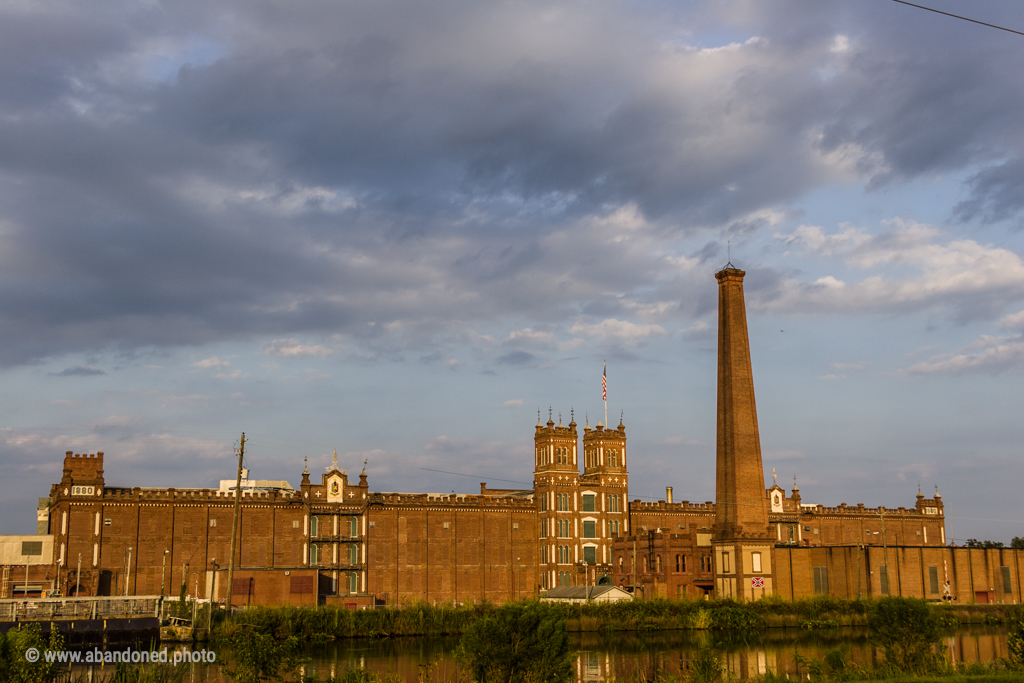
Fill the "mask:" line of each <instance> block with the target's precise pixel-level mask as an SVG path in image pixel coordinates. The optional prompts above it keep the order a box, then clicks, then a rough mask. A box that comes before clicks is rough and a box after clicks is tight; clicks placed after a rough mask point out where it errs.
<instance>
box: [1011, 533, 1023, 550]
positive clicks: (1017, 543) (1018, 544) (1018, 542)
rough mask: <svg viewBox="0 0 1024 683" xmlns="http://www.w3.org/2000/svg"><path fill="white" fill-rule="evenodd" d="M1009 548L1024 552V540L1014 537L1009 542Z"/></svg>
mask: <svg viewBox="0 0 1024 683" xmlns="http://www.w3.org/2000/svg"><path fill="white" fill-rule="evenodd" d="M1010 547H1011V548H1013V549H1014V550H1024V538H1021V537H1020V536H1014V537H1013V540H1012V541H1010Z"/></svg>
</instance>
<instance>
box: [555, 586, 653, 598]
mask: <svg viewBox="0 0 1024 683" xmlns="http://www.w3.org/2000/svg"><path fill="white" fill-rule="evenodd" d="M608 593H616V594H619V595H618V597H628V598H632V597H633V596H632V595H631V594H630V593H628V592H627V591H624V590H622V589H621V588H619V587H617V586H555V587H554V588H549V589H548V590H547V592H546V593H545V594H544V595H543V597H545V598H559V599H570V600H586V599H588V598H589V599H591V600H593V599H595V598H597V597H600V596H603V595H606V594H608Z"/></svg>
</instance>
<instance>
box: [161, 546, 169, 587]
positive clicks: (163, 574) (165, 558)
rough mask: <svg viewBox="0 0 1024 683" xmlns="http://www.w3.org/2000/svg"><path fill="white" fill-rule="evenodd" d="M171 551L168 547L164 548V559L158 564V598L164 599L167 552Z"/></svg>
mask: <svg viewBox="0 0 1024 683" xmlns="http://www.w3.org/2000/svg"><path fill="white" fill-rule="evenodd" d="M169 552H171V551H170V550H169V549H168V548H164V561H163V563H162V564H161V565H160V599H161V600H163V599H164V589H165V588H166V586H167V553H169Z"/></svg>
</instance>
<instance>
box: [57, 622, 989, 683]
mask: <svg viewBox="0 0 1024 683" xmlns="http://www.w3.org/2000/svg"><path fill="white" fill-rule="evenodd" d="M1006 639H1007V628H1006V627H1005V626H991V627H980V626H979V627H968V628H964V629H960V630H958V631H956V632H955V633H953V634H950V635H947V636H945V637H944V638H943V643H944V644H945V645H946V648H947V650H946V656H947V657H948V658H949V659H950V661H951V662H965V663H974V662H991V661H993V660H995V659H998V658H1001V657H1007V656H1008V655H1009V652H1008V648H1007V643H1006ZM571 640H572V642H573V645H574V646H575V647H576V648H577V649H578V650H579V658H578V659H577V662H576V680H577V681H578V682H580V683H584V682H586V683H589V682H591V681H595V682H596V681H608V680H611V679H619V680H623V679H624V680H636V679H646V680H652V679H653V678H654V676H655V675H656V674H657V673H659V672H664V673H667V674H671V675H674V676H678V677H684V676H685V675H686V674H687V673H688V672H689V670H690V668H691V666H692V665H693V661H694V658H695V657H696V656H697V654H698V653H699V652H700V650H701V648H713V649H714V650H715V651H716V652H717V653H718V654H719V656H720V657H721V659H722V662H723V664H724V665H725V667H726V669H727V671H728V672H729V675H730V676H731V677H732V678H734V679H739V680H747V679H750V678H753V677H755V676H759V675H762V674H764V673H767V672H768V671H776V672H782V673H785V674H788V675H789V676H790V677H791V678H804V677H805V675H806V673H807V671H806V667H803V666H800V665H798V663H797V661H796V659H795V658H794V657H793V654H794V652H796V653H799V654H800V655H802V656H804V657H814V658H817V659H821V658H822V657H824V656H825V653H826V652H828V651H829V650H831V649H833V648H836V647H839V646H841V645H849V647H850V657H851V660H852V661H853V663H854V664H856V665H857V666H860V667H865V666H874V665H876V664H877V663H878V662H879V661H880V660H881V655H880V653H878V652H877V650H876V648H875V647H874V646H872V645H871V643H870V642H869V641H868V639H867V632H866V631H865V630H863V629H850V628H847V629H835V630H830V631H801V630H798V629H771V630H769V631H766V632H764V633H743V634H730V633H723V632H717V631H659V632H653V633H646V634H640V633H635V632H626V633H616V634H611V635H600V634H595V633H586V634H573V635H572V637H571ZM457 644H458V638H383V639H377V640H371V639H351V640H339V641H334V642H330V643H327V644H324V645H317V646H310V647H308V648H307V649H306V650H305V651H304V653H303V655H304V657H305V659H306V664H304V665H303V673H305V674H307V675H310V674H315V675H317V676H319V677H320V678H326V677H328V676H333V677H340V676H341V675H343V674H344V672H345V671H347V670H348V669H352V668H356V667H364V668H366V669H370V670H372V671H377V672H380V673H392V674H398V675H399V676H400V677H401V678H402V680H404V681H427V680H429V681H436V682H448V681H452V682H454V681H457V680H459V668H458V665H457V664H456V662H455V660H454V657H453V656H452V652H453V651H454V649H455V647H456V645H457ZM215 650H216V652H217V661H218V664H222V663H224V662H225V661H226V660H228V659H229V658H230V654H229V653H228V652H227V651H225V650H221V649H215ZM76 671H77V672H78V673H81V674H84V676H83V678H84V679H85V680H87V681H91V680H94V679H95V680H103V679H104V678H105V677H106V676H108V675H109V674H110V673H111V671H112V667H110V666H107V667H99V666H95V667H81V668H79V667H76ZM97 674H102V675H99V676H97ZM185 680H186V681H189V683H193V682H198V681H220V680H225V681H226V680H228V679H227V678H226V677H225V676H224V674H223V671H222V670H221V667H220V666H219V665H218V666H208V665H203V664H193V665H188V672H187V673H186V675H185Z"/></svg>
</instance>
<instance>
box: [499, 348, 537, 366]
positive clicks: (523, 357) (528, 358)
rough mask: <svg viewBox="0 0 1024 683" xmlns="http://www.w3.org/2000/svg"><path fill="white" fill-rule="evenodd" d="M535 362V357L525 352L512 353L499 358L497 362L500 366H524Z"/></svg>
mask: <svg viewBox="0 0 1024 683" xmlns="http://www.w3.org/2000/svg"><path fill="white" fill-rule="evenodd" d="M535 360H537V357H536V356H534V355H533V354H532V353H527V352H526V351H513V352H512V353H506V354H505V355H504V356H500V357H499V358H498V360H497V362H498V363H499V364H501V365H526V364H527V363H532V362H533V361H535Z"/></svg>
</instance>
